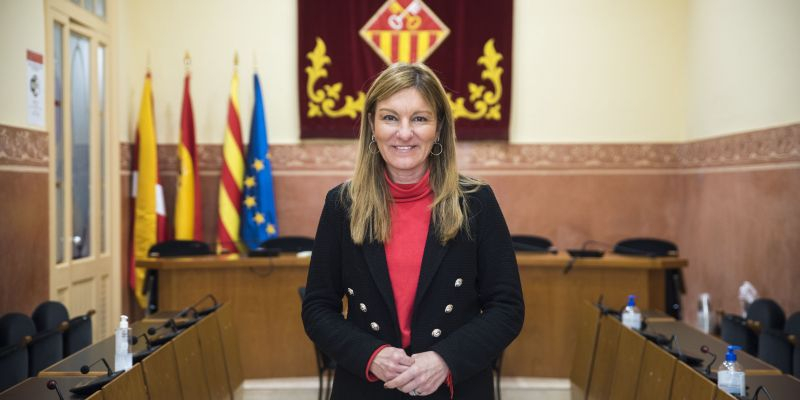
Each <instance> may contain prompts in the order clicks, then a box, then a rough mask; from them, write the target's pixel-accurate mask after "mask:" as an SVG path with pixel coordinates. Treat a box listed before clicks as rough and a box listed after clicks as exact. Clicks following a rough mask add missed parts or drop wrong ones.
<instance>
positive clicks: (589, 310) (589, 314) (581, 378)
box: [569, 301, 600, 397]
mask: <svg viewBox="0 0 800 400" xmlns="http://www.w3.org/2000/svg"><path fill="white" fill-rule="evenodd" d="M577 320H578V327H577V331H576V332H575V333H576V336H575V354H574V357H573V358H572V370H571V371H570V375H569V380H570V381H572V383H573V384H575V386H576V388H577V389H578V390H579V391H580V392H582V393H583V394H584V395H585V394H586V393H588V389H589V385H590V383H589V379H590V378H591V374H592V364H593V363H594V350H595V344H596V343H597V330H598V325H599V322H600V309H599V308H597V307H596V306H595V305H594V304H591V303H589V302H588V301H584V302H581V304H580V305H579V306H578V318H577ZM581 397H583V396H581Z"/></svg>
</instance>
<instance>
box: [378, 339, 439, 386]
mask: <svg viewBox="0 0 800 400" xmlns="http://www.w3.org/2000/svg"><path fill="white" fill-rule="evenodd" d="M369 371H370V372H371V373H372V374H373V375H375V377H377V378H378V379H380V380H381V381H383V382H385V383H384V385H383V387H385V388H386V389H397V390H400V391H402V392H404V393H411V394H412V395H413V394H416V395H419V396H427V395H429V394H431V393H433V392H435V391H436V389H438V388H439V386H441V385H442V383H443V382H444V380H445V379H447V375H448V374H449V373H450V369H449V368H448V367H447V364H446V363H445V362H444V359H442V357H441V356H439V355H438V354H436V353H435V352H433V351H426V352H424V353H417V354H414V355H412V356H410V357H409V356H408V355H406V352H405V351H403V349H399V348H397V347H386V348H384V349H383V350H381V351H380V352H378V355H376V356H375V359H373V360H372V364H371V365H370V367H369ZM412 392H413V393H412Z"/></svg>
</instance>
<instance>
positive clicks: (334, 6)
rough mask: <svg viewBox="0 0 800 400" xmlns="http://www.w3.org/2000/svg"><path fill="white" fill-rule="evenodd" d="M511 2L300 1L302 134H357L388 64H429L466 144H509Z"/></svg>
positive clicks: (437, 0)
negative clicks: (376, 81)
mask: <svg viewBox="0 0 800 400" xmlns="http://www.w3.org/2000/svg"><path fill="white" fill-rule="evenodd" d="M512 6H513V1H512V0H495V1H491V2H488V1H479V0H463V1H451V0H388V1H384V0H337V1H316V0H299V3H298V18H299V23H298V30H299V31H298V40H299V43H298V46H299V47H298V63H297V67H298V77H299V79H298V88H299V91H300V92H299V93H300V96H299V98H300V128H301V134H300V136H301V138H303V139H310V138H329V139H332V138H339V139H341V138H346V139H354V138H356V137H357V136H358V122H359V118H360V117H361V111H362V108H363V104H364V97H365V94H366V91H367V90H368V89H369V85H370V84H371V83H372V80H373V79H374V78H375V77H376V76H377V75H378V74H379V73H380V72H381V71H382V70H383V69H384V68H386V66H387V65H389V64H391V63H395V62H424V63H426V64H427V65H428V66H430V67H431V69H433V70H434V71H435V72H436V73H437V75H438V76H439V78H440V79H441V80H442V84H443V85H444V87H445V89H446V90H447V91H448V94H449V96H450V103H451V105H452V107H453V115H454V117H455V118H456V132H457V134H458V138H459V139H460V140H507V139H508V124H509V113H510V109H511V107H510V103H511V64H512V63H511V48H512V46H511V44H512V43H511V40H512V19H513V18H512V17H513V9H512Z"/></svg>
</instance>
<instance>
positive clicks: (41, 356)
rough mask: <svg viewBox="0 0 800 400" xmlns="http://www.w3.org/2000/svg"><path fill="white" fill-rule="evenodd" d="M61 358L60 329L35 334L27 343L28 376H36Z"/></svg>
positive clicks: (62, 353)
mask: <svg viewBox="0 0 800 400" xmlns="http://www.w3.org/2000/svg"><path fill="white" fill-rule="evenodd" d="M64 324H66V322H65V323H64ZM63 358H64V338H63V336H62V334H61V330H60V329H50V330H47V331H44V332H39V333H37V334H36V335H34V336H33V339H32V340H31V342H30V343H28V376H36V375H38V374H39V371H41V370H43V369H45V368H47V367H49V366H51V365H53V364H55V363H57V362H59V361H61V359H63Z"/></svg>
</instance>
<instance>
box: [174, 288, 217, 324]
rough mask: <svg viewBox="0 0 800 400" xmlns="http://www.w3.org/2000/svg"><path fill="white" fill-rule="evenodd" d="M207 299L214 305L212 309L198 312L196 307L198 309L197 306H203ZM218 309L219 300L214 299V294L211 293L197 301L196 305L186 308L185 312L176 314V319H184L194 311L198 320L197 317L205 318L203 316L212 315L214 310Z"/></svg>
mask: <svg viewBox="0 0 800 400" xmlns="http://www.w3.org/2000/svg"><path fill="white" fill-rule="evenodd" d="M207 299H211V302H212V303H213V305H212V306H211V307H208V308H204V309H202V310H200V311H197V308H196V307H197V306H199V305H200V304H202V303H203V302H204V301H206V300H207ZM217 308H219V303H218V302H217V298H216V297H214V295H213V294H211V293H209V294H207V295H205V296H203V297H201V298H200V299H199V300H197V301H196V302H194V304H192V305H190V306H189V307H186V308H184V309H183V310H181V311H180V312H179V313H178V314H176V315H175V318H183V317H186V316H187V315H189V311H190V310H194V315H195V318H197V317H203V316H205V315H208V314H210V313H211V312H213V311H214V310H216V309H217Z"/></svg>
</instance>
